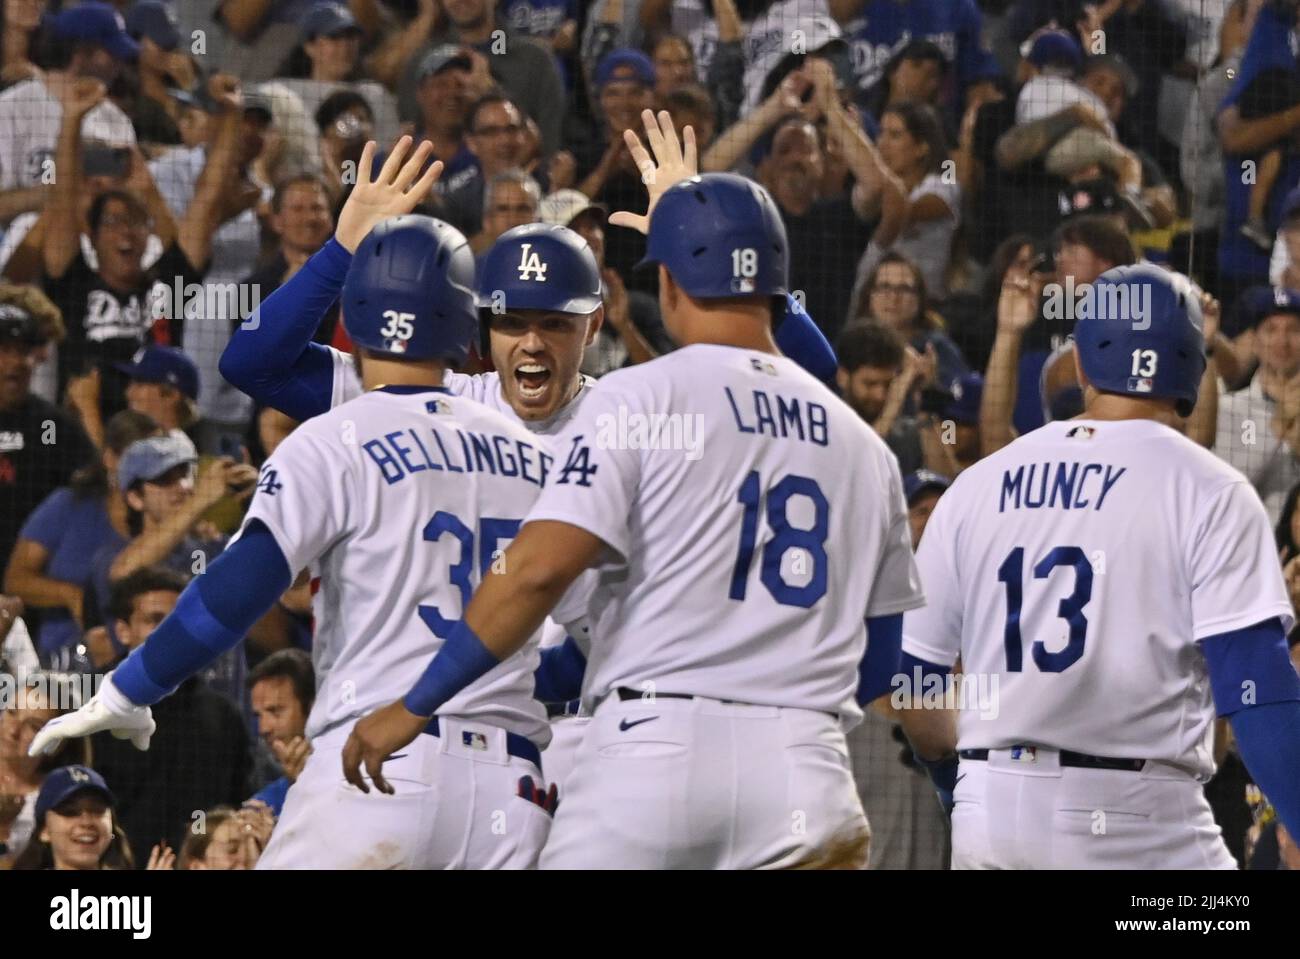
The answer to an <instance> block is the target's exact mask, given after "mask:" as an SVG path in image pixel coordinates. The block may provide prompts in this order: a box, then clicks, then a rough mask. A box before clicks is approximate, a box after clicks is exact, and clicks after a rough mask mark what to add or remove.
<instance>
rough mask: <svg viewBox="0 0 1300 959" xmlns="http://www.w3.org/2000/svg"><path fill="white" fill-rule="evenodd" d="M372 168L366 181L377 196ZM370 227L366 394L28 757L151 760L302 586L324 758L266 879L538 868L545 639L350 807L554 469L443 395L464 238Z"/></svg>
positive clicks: (392, 182)
mask: <svg viewBox="0 0 1300 959" xmlns="http://www.w3.org/2000/svg"><path fill="white" fill-rule="evenodd" d="M406 145H409V144H406ZM404 146H405V145H404ZM431 151H432V148H431V146H430V145H429V144H424V145H422V146H421V147H420V148H419V149H418V150H417V151H416V152H415V154H414V155H413V156H411V157H410V158H409V159H408V160H405V162H404V161H403V158H404V157H405V156H406V150H405V149H399V150H397V151H395V152H394V153H393V154H392V155H391V156H390V157H389V158H388V160H387V162H386V163H385V164H384V166H383V169H382V170H381V171H380V173H379V177H378V182H379V184H381V188H380V189H378V190H377V191H376V193H383V194H386V195H389V196H391V197H403V196H405V197H407V198H408V200H409V202H410V204H411V205H412V206H414V203H415V201H416V200H417V199H418V197H420V196H423V195H424V194H425V193H427V191H428V188H429V187H430V186H431V185H432V182H433V180H434V178H436V176H437V172H438V171H437V169H436V168H431V169H430V171H428V172H427V173H426V174H425V175H424V176H423V177H420V176H419V172H420V168H421V167H422V166H423V164H424V163H425V162H426V161H427V160H428V159H429V156H430V153H431ZM373 153H374V151H373V146H371V147H367V150H366V152H365V153H363V155H362V160H361V163H360V169H361V175H362V177H363V179H364V180H365V181H366V182H369V181H370V165H371V161H372V157H373ZM417 183H418V186H417V187H416V188H414V189H411V190H410V192H409V193H408V192H407V191H408V188H409V187H411V186H412V184H417ZM385 188H387V189H385ZM372 225H373V224H372V223H371V222H368V221H366V218H365V217H355V218H353V219H351V220H349V221H348V223H347V225H346V227H343V226H342V225H341V229H342V231H343V232H342V233H341V236H340V239H341V241H342V242H348V240H349V239H355V236H354V235H350V234H348V231H349V230H350V229H352V228H356V231H357V234H356V235H364V236H365V238H364V239H363V240H361V242H360V243H359V244H358V245H357V246H356V254H355V256H354V258H353V260H352V264H351V266H350V268H349V270H348V273H347V279H346V282H345V283H344V285H343V291H342V300H343V314H344V323H345V324H346V328H347V331H348V334H349V336H350V337H351V339H352V340H353V342H354V343H355V344H356V346H357V351H358V356H360V357H362V358H363V361H362V362H361V363H360V370H361V383H362V387H363V388H364V390H365V392H364V393H363V394H362V395H360V396H357V397H355V398H353V399H351V400H349V401H347V402H345V403H343V404H342V405H340V406H338V407H336V408H334V409H333V410H331V411H329V412H327V413H324V414H322V415H320V416H317V417H315V418H313V419H312V420H310V421H308V422H306V423H304V424H303V425H302V426H300V427H299V428H298V429H297V430H295V431H294V432H293V434H292V435H290V436H289V437H288V438H287V439H286V440H285V441H284V442H283V443H282V444H281V445H280V446H279V447H278V448H277V449H276V451H275V454H274V455H273V456H272V457H270V459H268V460H267V462H266V463H265V465H264V466H263V467H262V470H261V474H260V477H259V481H258V485H257V492H256V494H255V496H254V499H253V502H252V506H251V508H250V510H249V513H248V515H247V516H246V517H245V519H244V523H243V525H242V526H241V528H240V531H239V534H238V535H237V536H236V538H235V540H234V541H233V542H232V544H231V546H230V547H229V548H228V549H227V551H226V552H225V553H223V554H222V556H221V557H220V558H219V559H218V560H217V561H216V562H214V563H213V564H212V565H211V566H210V567H209V569H208V571H207V572H206V573H205V574H204V575H203V576H201V577H198V578H197V579H195V580H194V581H193V582H192V583H191V584H190V585H189V586H188V587H187V588H186V589H185V591H184V592H183V593H182V595H181V597H180V600H179V601H178V603H177V606H176V609H175V610H174V611H173V613H172V614H170V615H169V616H168V617H167V618H166V619H165V620H164V621H163V622H162V623H161V624H160V625H159V627H158V628H157V629H156V630H155V631H154V632H153V633H152V634H151V635H150V637H149V638H148V640H147V641H146V642H145V643H144V644H143V645H142V646H140V647H139V648H138V649H136V650H135V651H134V652H133V654H132V655H131V656H130V657H128V658H127V659H126V661H125V662H124V663H123V664H122V665H121V666H120V667H118V668H117V669H116V670H114V671H113V673H112V674H110V676H109V677H108V680H107V681H106V682H105V683H104V684H103V686H102V687H101V688H100V690H99V692H98V693H97V694H96V695H95V696H94V697H93V698H92V700H91V701H90V702H89V703H88V704H87V705H86V706H84V707H83V708H81V709H79V710H78V711H77V712H75V713H73V714H71V715H68V716H65V717H60V718H59V720H58V722H51V723H49V724H47V726H46V727H45V728H44V729H42V731H41V734H40V735H39V736H38V737H37V738H36V739H35V740H34V741H33V744H32V747H31V748H32V751H33V753H34V754H35V753H39V752H41V751H48V750H52V749H56V748H57V747H58V745H59V743H60V742H61V741H62V740H63V739H65V738H67V737H73V736H82V735H86V734H88V733H91V732H95V731H98V730H103V729H107V730H111V731H112V732H113V733H114V734H115V735H119V736H123V737H129V738H131V739H132V741H133V742H134V744H135V745H136V746H137V747H138V748H141V749H145V748H147V747H148V742H149V738H150V736H151V734H152V732H153V731H154V722H153V719H152V717H151V715H150V711H149V709H148V704H150V703H153V702H157V701H158V700H160V699H161V698H163V697H164V696H166V695H168V694H170V693H171V692H172V691H173V690H175V689H176V688H177V686H179V685H180V683H181V682H183V681H184V680H185V679H186V678H187V677H188V676H190V675H193V673H194V672H196V671H197V670H198V669H200V668H202V667H203V666H204V665H205V664H206V663H207V662H209V661H211V660H212V659H214V658H215V657H216V656H218V655H220V654H221V653H222V652H224V651H226V650H228V649H230V648H231V647H233V646H234V645H236V644H237V643H238V642H239V641H240V638H241V637H243V636H244V635H245V634H246V633H247V631H248V628H249V627H250V626H251V625H252V623H253V622H255V621H256V620H257V619H258V618H260V617H261V616H262V615H264V614H265V612H266V611H267V609H269V608H270V607H271V606H272V605H273V604H274V603H275V601H276V600H277V598H278V597H279V596H280V594H281V593H282V592H283V591H284V590H285V589H286V588H287V586H288V584H289V583H290V582H291V581H292V579H293V573H295V572H297V571H299V570H304V569H305V570H308V571H309V574H310V575H311V576H312V577H313V578H314V579H315V580H316V582H317V583H318V584H319V588H318V589H317V590H314V592H315V596H314V597H313V612H314V614H315V619H316V632H315V637H314V641H313V659H314V665H315V668H316V673H317V677H318V690H317V696H316V700H315V704H314V705H313V707H312V711H311V715H310V716H309V718H308V723H307V734H308V737H309V739H310V740H311V745H312V754H311V757H310V758H309V759H308V761H307V764H306V767H305V768H304V770H303V772H302V773H301V774H300V775H299V777H298V779H297V781H296V782H295V783H294V785H293V786H292V787H291V788H290V790H289V793H288V796H287V799H286V801H285V806H284V810H283V814H282V816H281V818H280V821H279V823H278V824H277V827H276V830H275V833H274V835H273V837H272V839H271V842H270V844H269V845H268V846H267V849H266V852H265V853H264V854H263V856H262V857H261V859H260V860H259V862H258V867H259V868H268V869H274V868H374V869H379V868H527V867H530V866H532V865H534V864H535V862H536V859H537V856H538V854H539V851H540V849H541V847H542V843H543V842H544V840H545V836H546V833H547V831H548V829H549V826H550V821H551V819H550V815H551V811H552V810H553V808H554V802H555V791H554V790H551V791H550V792H549V793H547V792H546V791H544V790H545V783H544V780H543V778H542V772H541V749H542V748H544V747H545V746H546V744H547V741H548V739H549V736H550V730H549V726H548V725H547V722H546V716H545V713H544V711H543V710H542V707H541V705H540V704H539V703H538V702H537V700H536V699H535V698H534V697H533V685H534V678H533V673H534V670H535V669H536V666H537V652H536V639H537V636H533V637H531V638H530V641H529V642H528V643H526V644H524V646H523V647H522V648H521V649H520V650H519V652H518V654H517V655H515V656H513V657H511V658H510V659H509V660H507V661H504V662H502V663H500V664H498V667H497V668H496V669H494V670H492V671H490V672H488V673H487V674H485V675H483V676H481V677H480V678H479V679H478V681H477V682H476V683H475V684H473V685H472V686H469V687H467V688H466V689H465V690H463V691H462V693H461V695H460V696H458V697H455V698H454V699H452V700H449V701H447V702H445V703H443V704H442V705H441V708H440V709H439V710H438V711H437V714H436V715H432V714H431V715H430V717H429V720H428V723H427V725H426V726H425V727H424V728H423V729H422V731H421V735H420V736H419V737H418V739H417V741H415V742H413V743H411V744H410V745H409V748H408V749H406V750H405V751H404V752H403V753H401V754H395V755H392V756H390V757H389V760H388V761H389V769H388V775H389V777H391V779H392V781H394V782H396V783H398V784H399V788H398V789H397V796H396V797H395V798H388V797H383V798H381V797H379V796H376V795H373V794H367V793H365V792H357V791H355V790H352V789H348V788H341V787H344V783H343V781H342V779H341V778H340V766H341V760H340V751H341V748H342V746H343V744H344V742H345V740H346V737H347V735H348V733H349V730H350V727H351V725H352V723H353V721H354V720H355V719H356V718H357V717H358V716H359V715H361V714H362V713H364V712H366V711H367V710H369V709H371V708H373V707H374V706H377V705H379V704H380V703H382V702H386V701H387V700H388V699H390V698H391V697H392V696H393V695H396V694H398V693H400V692H401V691H402V689H404V688H405V687H406V686H408V685H409V677H408V675H407V674H408V670H409V668H410V664H411V663H413V662H420V661H423V660H424V659H427V658H428V657H429V656H430V655H432V654H434V653H435V652H436V650H437V649H438V648H439V647H440V646H441V644H442V642H443V641H444V640H445V638H446V637H447V636H449V635H451V634H452V630H453V629H454V625H455V623H456V617H457V615H459V613H460V611H461V608H462V606H463V604H464V603H465V602H466V601H467V600H468V597H469V595H470V593H471V591H472V589H473V586H474V584H475V583H476V582H477V581H478V579H479V578H480V577H481V575H482V571H483V568H484V567H485V566H487V565H488V564H490V562H491V559H492V556H493V554H494V552H495V550H496V547H497V545H498V543H500V542H502V541H505V540H508V539H510V538H511V537H512V536H513V535H514V534H515V531H516V530H517V529H518V527H519V524H520V521H521V519H522V517H523V514H524V513H525V512H526V511H527V509H528V507H529V505H530V504H531V503H532V501H533V500H534V498H535V497H536V496H537V493H538V492H539V490H540V489H541V487H542V485H543V483H544V482H545V478H546V472H547V470H548V468H549V463H548V460H549V457H548V456H547V454H546V453H545V452H544V451H543V450H542V449H541V448H540V447H539V446H538V444H537V443H536V440H535V437H534V435H533V434H532V433H530V432H529V431H527V430H525V429H524V428H523V427H522V426H520V425H519V424H518V423H517V422H516V421H514V420H512V419H508V418H506V417H505V416H503V415H501V414H500V413H498V412H496V411H494V410H491V409H489V408H487V407H486V406H484V405H482V404H480V403H477V402H475V401H473V400H471V399H469V398H468V397H463V396H455V395H453V394H452V393H451V392H450V391H448V390H447V389H446V388H445V387H443V385H442V382H443V376H444V372H445V370H446V367H448V366H451V365H459V364H462V363H464V361H465V359H466V357H467V355H468V353H469V351H470V347H471V344H472V342H473V341H474V338H475V336H476V334H477V330H478V316H477V309H476V301H475V294H474V290H473V281H474V258H473V255H472V253H471V251H470V249H469V244H468V242H467V241H466V239H465V237H464V236H463V235H462V234H461V233H460V232H459V231H457V230H455V229H454V228H452V227H451V226H449V225H447V224H446V223H442V222H441V221H438V220H434V219H432V218H431V217H425V216H414V215H399V216H395V217H390V218H385V219H383V220H382V222H379V223H378V224H377V225H373V229H372V228H371V227H372ZM376 804H378V806H377V805H376ZM381 807H382V808H381Z"/></svg>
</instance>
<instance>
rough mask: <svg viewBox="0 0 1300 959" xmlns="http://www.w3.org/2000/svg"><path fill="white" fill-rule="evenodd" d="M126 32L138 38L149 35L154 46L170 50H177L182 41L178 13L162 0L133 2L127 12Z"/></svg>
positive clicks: (138, 0)
mask: <svg viewBox="0 0 1300 959" xmlns="http://www.w3.org/2000/svg"><path fill="white" fill-rule="evenodd" d="M126 32H127V33H129V34H130V35H131V36H132V37H134V38H136V39H137V40H138V39H140V38H141V37H148V38H149V39H150V40H152V41H153V43H154V46H156V47H158V49H160V50H166V51H168V52H170V51H172V50H175V49H176V48H177V47H178V46H179V45H180V42H181V31H180V27H178V26H177V25H176V14H174V13H172V12H171V10H169V9H168V8H167V6H166V4H164V3H161V2H160V0H137V2H136V3H134V4H132V5H131V9H130V10H128V11H127V12H126Z"/></svg>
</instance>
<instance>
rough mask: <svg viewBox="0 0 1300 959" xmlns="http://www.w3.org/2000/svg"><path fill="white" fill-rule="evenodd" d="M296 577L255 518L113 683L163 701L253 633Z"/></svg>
mask: <svg viewBox="0 0 1300 959" xmlns="http://www.w3.org/2000/svg"><path fill="white" fill-rule="evenodd" d="M292 580H293V577H292V575H291V574H290V573H289V564H288V562H287V561H286V560H285V558H284V553H282V552H281V551H280V546H279V544H278V543H276V541H275V537H274V536H272V535H271V531H270V530H268V529H267V528H266V527H265V526H264V525H262V524H261V523H259V522H256V521H254V522H253V523H251V524H250V525H249V528H248V529H247V530H246V531H245V533H244V535H243V536H241V537H240V538H239V539H238V540H236V541H235V543H234V544H233V545H231V546H230V547H229V548H228V549H227V550H226V551H225V552H224V553H222V554H221V555H220V556H218V557H217V558H216V560H215V561H214V562H213V563H212V565H211V566H209V567H208V571H207V572H206V573H203V574H202V575H200V576H199V577H198V578H197V579H195V580H193V581H192V582H191V583H190V584H189V585H188V586H186V587H185V591H184V592H183V593H181V598H180V599H179V600H178V601H177V603H176V608H175V609H173V610H172V611H171V613H169V614H168V616H167V618H166V619H164V620H163V621H162V622H161V623H160V624H159V625H158V628H157V629H155V630H154V631H153V633H151V634H150V636H149V638H148V640H146V641H145V643H144V645H143V646H140V647H139V648H137V649H136V650H134V651H133V652H132V653H131V655H130V656H128V657H127V658H126V662H124V663H122V665H121V666H119V667H118V668H117V669H116V670H115V671H114V672H113V685H114V686H116V687H117V688H118V689H119V690H121V691H122V693H123V694H125V695H126V697H127V698H128V699H130V700H131V701H132V702H133V703H135V704H136V705H137V706H145V705H148V704H150V703H156V702H157V701H158V700H160V699H162V698H163V697H164V696H166V695H167V694H168V693H170V692H171V691H172V690H174V689H175V688H176V687H177V686H179V685H180V684H181V683H182V682H184V681H185V680H186V679H188V678H189V677H190V676H193V675H194V674H195V673H196V672H198V671H199V670H200V669H202V668H203V667H204V666H206V665H207V664H208V663H210V662H212V661H213V660H214V659H216V658H217V657H218V656H220V655H221V654H222V653H224V652H225V651H226V650H228V649H230V648H232V647H233V646H235V644H237V643H238V642H239V641H240V640H241V639H243V638H244V637H245V636H246V635H248V631H249V629H251V628H252V626H253V624H254V623H256V622H257V621H258V620H259V619H261V618H262V617H263V616H264V615H266V611H267V610H269V609H270V608H271V607H272V606H274V605H275V603H276V601H277V600H278V599H279V598H280V596H281V594H282V593H284V591H285V590H286V589H288V588H289V585H290V583H291V582H292Z"/></svg>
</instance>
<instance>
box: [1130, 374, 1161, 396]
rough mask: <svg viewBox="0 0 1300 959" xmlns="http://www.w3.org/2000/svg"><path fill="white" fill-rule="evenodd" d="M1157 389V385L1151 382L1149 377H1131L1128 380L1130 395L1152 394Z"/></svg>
mask: <svg viewBox="0 0 1300 959" xmlns="http://www.w3.org/2000/svg"><path fill="white" fill-rule="evenodd" d="M1154 389H1155V384H1154V383H1153V382H1151V378H1150V377H1148V376H1130V377H1129V380H1128V391H1129V392H1130V393H1150V392H1151V391H1152V390H1154Z"/></svg>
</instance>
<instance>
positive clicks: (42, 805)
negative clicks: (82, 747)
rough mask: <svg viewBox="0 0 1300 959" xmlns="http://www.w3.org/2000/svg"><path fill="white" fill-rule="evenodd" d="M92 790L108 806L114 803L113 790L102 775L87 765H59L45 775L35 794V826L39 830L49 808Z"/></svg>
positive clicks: (115, 801) (115, 802)
mask: <svg viewBox="0 0 1300 959" xmlns="http://www.w3.org/2000/svg"><path fill="white" fill-rule="evenodd" d="M87 790H93V791H94V792H97V793H99V794H100V795H101V796H103V797H104V799H105V800H106V801H107V802H108V804H109V805H110V806H113V805H116V804H117V800H116V799H114V798H113V792H112V790H110V789H109V788H108V783H106V782H104V777H103V776H101V775H100V774H99V773H97V772H95V770H93V769H91V768H90V767H89V766H60V767H59V768H58V769H56V770H54V771H53V772H51V773H50V774H49V775H48V776H46V777H45V782H43V783H42V784H41V791H40V792H39V793H38V794H37V795H36V828H37V830H38V831H39V830H40V828H41V826H42V824H44V822H45V814H46V813H47V812H49V811H50V810H51V809H54V808H56V807H58V806H61V805H63V804H64V803H65V802H67V801H68V800H69V799H71V798H72V797H73V796H75V795H77V793H81V792H86V791H87Z"/></svg>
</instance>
